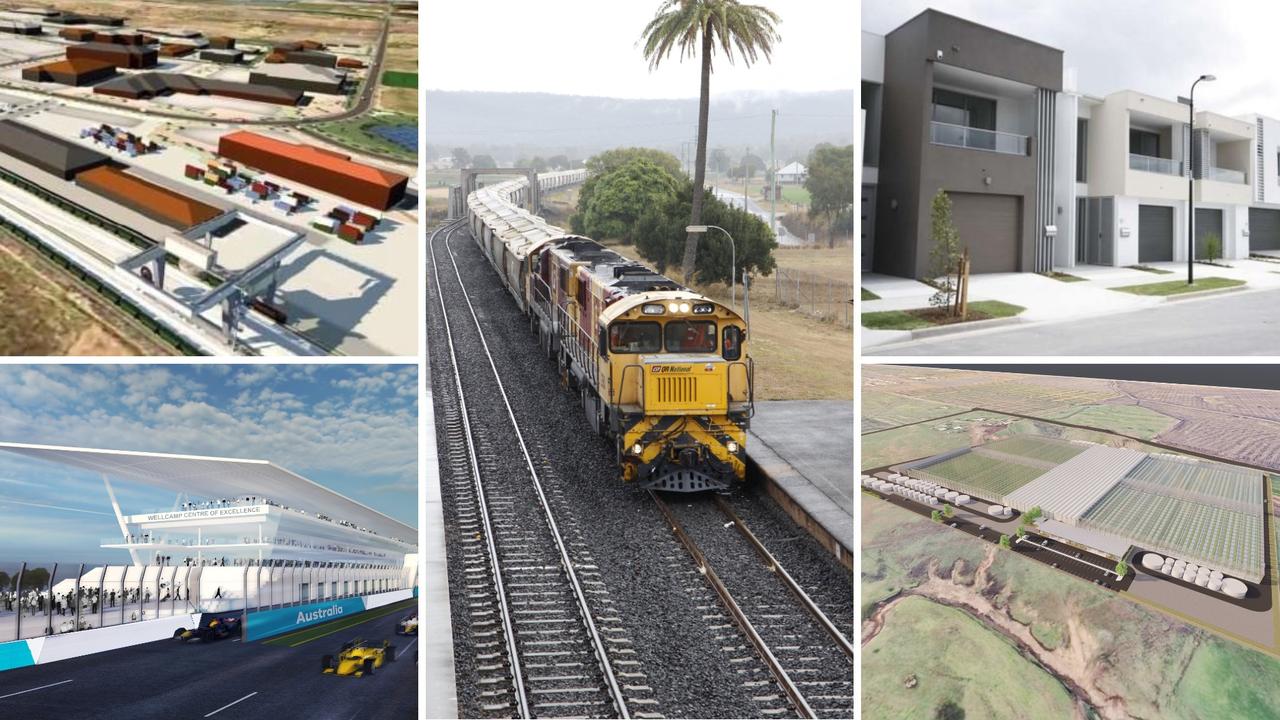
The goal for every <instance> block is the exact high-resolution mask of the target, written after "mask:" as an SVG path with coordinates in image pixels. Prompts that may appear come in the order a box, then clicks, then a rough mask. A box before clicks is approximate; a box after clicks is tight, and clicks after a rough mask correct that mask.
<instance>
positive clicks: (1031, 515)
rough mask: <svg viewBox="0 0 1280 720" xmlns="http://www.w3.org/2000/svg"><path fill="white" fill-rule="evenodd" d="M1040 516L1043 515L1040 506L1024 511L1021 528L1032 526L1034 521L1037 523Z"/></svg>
mask: <svg viewBox="0 0 1280 720" xmlns="http://www.w3.org/2000/svg"><path fill="white" fill-rule="evenodd" d="M1041 515H1044V511H1043V510H1041V509H1040V506H1039V505H1036V506H1035V507H1033V508H1031V509H1030V510H1028V511H1026V512H1024V513H1022V524H1023V526H1024V527H1031V526H1032V525H1034V524H1035V523H1036V521H1037V520H1039V519H1040V516H1041Z"/></svg>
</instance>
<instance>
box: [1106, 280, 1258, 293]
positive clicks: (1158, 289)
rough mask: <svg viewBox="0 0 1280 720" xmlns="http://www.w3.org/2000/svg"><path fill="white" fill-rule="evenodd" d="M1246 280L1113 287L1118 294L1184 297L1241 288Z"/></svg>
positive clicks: (1175, 281) (1179, 281)
mask: <svg viewBox="0 0 1280 720" xmlns="http://www.w3.org/2000/svg"><path fill="white" fill-rule="evenodd" d="M1244 283H1245V281H1244V280H1236V279H1234V278H1224V277H1207V278H1201V279H1199V280H1196V281H1195V282H1193V283H1190V284H1188V283H1186V282H1184V281H1182V280H1170V281H1168V282H1158V283H1143V284H1142V285H1124V286H1121V287H1113V288H1111V289H1112V290H1115V291H1117V292H1125V293H1130V294H1132V295H1162V296H1168V295H1183V294H1186V293H1189V292H1199V291H1201V290H1220V289H1222V288H1231V287H1240V286H1241V285H1244Z"/></svg>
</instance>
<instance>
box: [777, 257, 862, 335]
mask: <svg viewBox="0 0 1280 720" xmlns="http://www.w3.org/2000/svg"><path fill="white" fill-rule="evenodd" d="M774 273H775V275H776V277H775V282H774V294H775V299H776V300H777V301H778V302H779V303H780V304H782V305H788V306H790V307H793V308H796V309H798V310H800V311H801V312H803V313H804V314H806V315H809V316H811V317H815V318H818V319H820V320H828V321H830V322H833V323H836V324H838V325H841V326H843V327H847V328H852V327H853V315H854V309H853V283H852V282H845V281H843V280H836V279H834V278H829V277H823V276H821V275H816V274H814V273H809V272H805V271H803V270H788V269H785V268H777V269H775V270H774Z"/></svg>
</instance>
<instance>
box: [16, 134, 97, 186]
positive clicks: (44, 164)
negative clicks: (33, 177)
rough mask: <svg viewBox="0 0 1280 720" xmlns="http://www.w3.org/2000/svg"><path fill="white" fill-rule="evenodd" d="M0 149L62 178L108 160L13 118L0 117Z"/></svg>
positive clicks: (94, 152) (92, 151) (85, 148)
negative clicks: (4, 118)
mask: <svg viewBox="0 0 1280 720" xmlns="http://www.w3.org/2000/svg"><path fill="white" fill-rule="evenodd" d="M0 152H5V153H8V154H10V155H13V156H14V157H16V158H19V159H21V160H24V161H26V162H29V163H31V164H32V165H35V166H36V167H38V168H40V169H41V170H44V171H45V172H49V173H53V174H55V175H58V176H60V177H62V178H63V179H64V180H65V179H67V178H70V177H71V176H72V175H75V174H76V173H77V172H80V171H81V170H85V169H87V168H91V167H95V166H97V165H102V164H103V163H106V162H108V161H109V160H110V158H108V157H107V156H106V155H103V154H102V153H100V152H96V151H94V150H90V149H89V148H87V147H84V146H82V145H78V144H76V143H73V142H70V141H68V140H63V139H62V138H59V137H55V136H53V135H49V134H48V133H44V132H41V131H39V130H37V129H35V128H33V127H31V126H30V125H24V124H22V123H19V122H16V121H14V120H0Z"/></svg>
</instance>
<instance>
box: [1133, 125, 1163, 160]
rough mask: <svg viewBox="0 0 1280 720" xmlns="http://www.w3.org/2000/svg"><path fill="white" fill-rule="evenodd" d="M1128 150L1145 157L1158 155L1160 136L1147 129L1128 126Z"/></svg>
mask: <svg viewBox="0 0 1280 720" xmlns="http://www.w3.org/2000/svg"><path fill="white" fill-rule="evenodd" d="M1129 152H1131V153H1133V154H1134V155H1145V156H1146V157H1160V136H1159V135H1158V134H1156V133H1153V132H1149V131H1147V130H1139V129H1137V128H1129Z"/></svg>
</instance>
